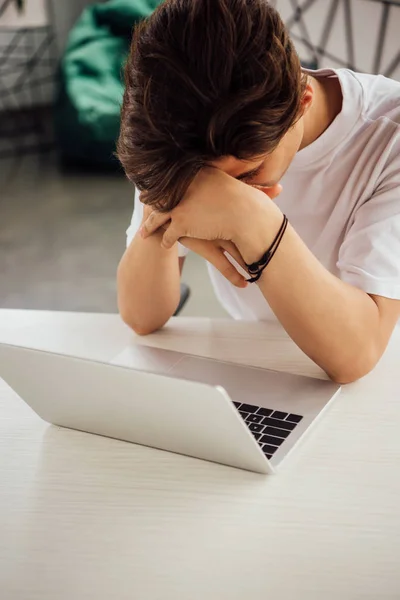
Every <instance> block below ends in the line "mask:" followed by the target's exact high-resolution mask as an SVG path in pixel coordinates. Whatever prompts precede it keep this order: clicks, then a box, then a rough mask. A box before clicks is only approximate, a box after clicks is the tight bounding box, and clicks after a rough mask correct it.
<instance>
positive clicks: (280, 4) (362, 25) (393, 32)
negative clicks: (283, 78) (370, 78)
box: [275, 0, 400, 80]
mask: <svg viewBox="0 0 400 600" xmlns="http://www.w3.org/2000/svg"><path fill="white" fill-rule="evenodd" d="M293 4H295V3H294V2H291V0H275V6H276V8H277V9H278V10H279V12H280V14H281V16H282V18H283V20H284V21H285V22H287V20H288V19H290V18H291V17H293V13H294V10H293ZM304 4H305V0H297V5H298V6H300V7H302V6H304ZM331 4H332V0H315V1H314V3H313V4H312V5H311V7H310V8H309V9H308V10H306V11H305V12H304V13H303V24H304V26H305V28H306V30H307V32H308V35H309V38H310V41H311V43H312V44H313V45H315V46H318V45H320V44H321V38H322V33H323V31H324V25H325V23H326V20H327V16H328V14H329V8H330V6H331ZM349 4H350V9H351V22H352V24H353V33H354V62H355V66H356V69H357V70H360V71H364V72H370V73H371V72H374V58H375V50H376V47H377V41H378V35H379V28H380V21H381V16H382V11H383V3H381V2H378V1H372V0H350V3H349ZM345 23H346V18H345V1H344V0H339V2H338V10H337V13H336V15H335V18H334V19H333V21H332V29H331V32H330V35H329V37H328V43H327V45H326V50H327V51H328V52H330V53H331V54H332V55H333V56H334V57H337V58H339V59H341V60H342V61H343V62H346V60H347V52H346V35H345V31H346V29H345ZM290 31H291V32H292V34H295V35H296V34H297V35H299V36H300V37H304V29H303V30H302V29H301V27H300V25H299V24H296V25H294V26H293V27H292V28H291V29H290ZM399 32H400V5H399V6H392V7H391V9H390V17H389V21H388V29H387V35H386V38H385V45H384V49H383V53H382V62H381V67H380V69H379V72H381V73H384V74H385V72H386V70H387V68H388V67H389V65H390V63H391V61H392V60H393V59H394V57H395V56H396V55H397V54H398V53H399V52H400V33H399ZM293 38H294V36H293ZM294 41H295V44H296V47H297V50H298V52H299V55H300V57H301V58H302V59H304V60H310V59H312V58H313V56H312V52H310V50H309V49H308V48H307V47H306V46H305V45H304V44H302V43H301V42H298V41H296V40H295V39H294ZM320 66H321V67H326V66H331V67H339V66H344V65H343V64H340V62H337V61H335V60H333V59H332V58H326V57H325V58H324V57H322V58H321V59H320ZM391 77H392V78H394V79H398V80H400V65H398V66H397V68H396V69H395V71H394V72H393V73H392V74H391Z"/></svg>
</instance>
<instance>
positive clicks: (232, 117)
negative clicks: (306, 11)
mask: <svg viewBox="0 0 400 600" xmlns="http://www.w3.org/2000/svg"><path fill="white" fill-rule="evenodd" d="M125 82H126V87H125V93H124V99H123V106H122V113H121V131H120V136H119V140H118V145H117V155H118V157H119V160H120V161H121V164H122V166H123V168H124V170H125V172H126V175H127V177H128V178H129V179H130V180H131V181H132V182H133V183H134V184H135V185H136V186H137V187H138V188H139V190H142V191H146V194H145V202H146V204H151V205H155V206H156V207H157V208H158V209H159V210H171V209H172V208H174V207H175V206H176V205H177V204H178V203H179V201H180V200H181V198H182V196H183V194H184V193H185V191H186V189H187V188H188V186H189V185H190V183H191V181H192V180H193V178H194V176H195V175H196V173H197V172H198V171H199V170H200V169H201V168H202V167H203V166H205V165H207V164H208V163H210V161H213V160H215V159H217V158H220V157H222V156H227V155H231V156H235V157H237V158H239V159H252V158H255V157H258V156H261V155H264V154H267V153H269V152H271V151H272V150H273V149H274V148H275V147H276V146H277V145H278V143H279V141H280V140H281V138H282V137H283V136H284V135H285V133H286V132H287V131H288V130H289V129H290V127H291V126H292V125H293V124H294V123H295V122H296V120H297V119H298V117H299V116H300V106H301V99H302V95H303V92H304V89H305V85H306V77H305V76H304V75H303V74H302V72H301V67H300V62H299V58H298V56H297V54H296V51H295V49H294V46H293V44H292V42H291V40H290V38H289V35H288V32H287V30H286V28H285V25H284V23H283V22H282V19H281V18H280V16H279V14H278V12H277V11H276V10H275V9H274V8H273V7H272V6H271V5H270V4H269V3H268V2H267V0H166V1H165V2H164V3H162V4H161V5H160V6H159V7H158V8H157V9H156V11H155V12H154V13H153V14H152V15H151V16H150V17H149V18H148V19H146V20H145V21H142V22H141V23H140V24H139V25H138V26H137V27H136V28H135V30H134V32H133V38H132V45H131V50H130V54H129V58H128V61H127V64H126V68H125Z"/></svg>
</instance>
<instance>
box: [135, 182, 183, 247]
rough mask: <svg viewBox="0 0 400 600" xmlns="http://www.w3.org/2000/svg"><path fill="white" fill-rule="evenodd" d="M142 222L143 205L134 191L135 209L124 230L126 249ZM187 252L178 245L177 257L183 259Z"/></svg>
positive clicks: (137, 193) (137, 192)
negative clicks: (129, 222)
mask: <svg viewBox="0 0 400 600" xmlns="http://www.w3.org/2000/svg"><path fill="white" fill-rule="evenodd" d="M142 220H143V204H142V203H141V202H140V198H139V191H138V190H137V189H135V207H134V210H133V215H132V220H131V224H130V225H129V227H128V229H127V230H126V247H128V246H130V244H131V242H132V240H133V238H134V237H135V235H136V233H137V231H138V230H139V228H140V225H141V224H142ZM188 252H189V250H188V249H187V248H185V246H182V244H179V243H178V256H179V257H181V258H183V257H184V256H186V255H187V253H188Z"/></svg>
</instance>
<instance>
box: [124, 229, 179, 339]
mask: <svg viewBox="0 0 400 600" xmlns="http://www.w3.org/2000/svg"><path fill="white" fill-rule="evenodd" d="M161 237H162V234H161V233H157V234H155V235H153V236H151V237H149V238H147V239H143V238H142V237H141V236H140V234H139V233H138V234H136V236H135V238H134V239H133V241H132V243H131V244H130V246H129V248H128V249H127V250H126V252H125V254H124V255H123V257H122V259H121V262H120V264H119V267H118V273H117V283H118V306H119V311H120V314H121V317H122V318H123V320H124V321H125V322H126V323H127V324H128V325H129V326H130V327H132V329H133V330H134V331H135V332H136V333H138V334H140V335H145V334H148V333H151V332H152V331H155V330H156V329H159V328H160V327H162V326H163V325H164V324H165V323H166V322H167V321H168V319H169V318H170V317H171V316H172V315H173V314H174V312H175V310H176V308H177V306H178V304H179V297H180V273H179V262H178V250H177V246H176V244H175V246H174V247H173V248H171V249H170V250H165V249H163V248H162V247H161Z"/></svg>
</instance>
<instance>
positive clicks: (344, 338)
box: [239, 206, 380, 382]
mask: <svg viewBox="0 0 400 600" xmlns="http://www.w3.org/2000/svg"><path fill="white" fill-rule="evenodd" d="M278 213H279V214H278ZM270 216H271V221H272V222H273V223H274V226H273V228H272V230H271V231H272V233H271V237H272V239H273V237H274V235H275V233H276V231H277V230H278V229H279V224H278V223H280V222H281V219H282V215H281V214H280V211H278V209H277V208H276V207H275V206H274V207H273V208H271V214H270ZM269 241H271V240H269ZM263 243H264V246H262V242H261V239H257V236H255V238H253V241H252V242H251V241H250V238H249V239H247V241H246V244H245V245H242V248H239V250H240V252H241V253H242V256H243V258H244V260H245V261H246V262H247V263H250V262H254V261H255V260H257V259H258V258H260V256H261V255H262V254H263V252H265V241H264V242H263ZM267 245H268V242H267ZM258 285H259V287H260V290H261V291H262V293H263V295H264V297H265V298H266V300H267V301H268V303H269V305H270V306H271V308H272V310H273V311H274V313H275V315H276V316H277V318H278V319H279V321H280V322H281V323H282V325H283V327H284V328H285V329H286V331H287V332H288V334H289V335H290V336H291V338H292V339H293V340H294V341H295V342H296V343H297V345H298V346H299V347H300V348H301V349H302V350H303V351H304V352H305V353H306V354H307V355H308V356H309V357H310V358H312V359H313V360H314V361H315V362H316V363H317V364H318V365H319V366H320V367H322V368H323V369H324V370H325V371H326V372H327V373H328V374H329V375H330V376H331V377H332V378H333V379H335V380H340V381H342V382H346V381H351V380H354V379H357V378H358V377H361V376H362V375H364V374H366V373H367V372H368V371H369V370H370V369H371V368H372V367H373V366H374V365H375V363H376V361H377V360H378V358H379V354H380V345H379V343H378V339H379V325H380V315H379V310H378V306H377V305H376V303H375V302H374V300H373V299H372V298H371V297H370V296H368V295H367V294H365V293H364V292H363V291H361V290H358V289H356V288H354V287H352V286H350V285H348V284H346V283H344V282H342V281H341V280H339V279H338V278H337V277H335V276H334V275H332V274H331V273H330V272H329V271H327V270H326V269H325V268H324V267H323V266H322V265H321V263H320V262H319V261H318V260H317V259H316V258H315V256H314V255H313V254H312V253H311V252H310V250H309V249H308V248H307V247H306V245H305V244H304V243H303V241H302V240H301V239H300V237H299V236H298V235H297V233H296V232H295V231H294V230H293V228H291V227H290V226H288V228H287V230H286V233H285V235H284V237H283V239H282V242H281V245H280V246H279V248H278V250H277V252H276V254H275V256H274V257H273V259H272V260H271V262H270V264H269V265H268V266H267V268H266V269H265V270H264V272H263V275H262V277H261V279H260V280H259V284H258Z"/></svg>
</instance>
